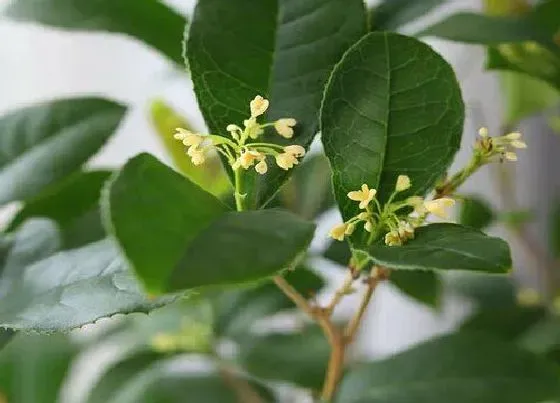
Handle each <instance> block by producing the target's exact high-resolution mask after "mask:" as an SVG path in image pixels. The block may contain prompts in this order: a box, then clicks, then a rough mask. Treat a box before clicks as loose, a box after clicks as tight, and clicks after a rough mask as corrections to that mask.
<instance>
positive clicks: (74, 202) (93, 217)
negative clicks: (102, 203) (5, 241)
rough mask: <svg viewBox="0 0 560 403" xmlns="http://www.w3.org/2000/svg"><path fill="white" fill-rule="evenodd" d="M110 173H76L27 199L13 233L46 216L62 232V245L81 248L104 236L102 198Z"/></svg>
mask: <svg viewBox="0 0 560 403" xmlns="http://www.w3.org/2000/svg"><path fill="white" fill-rule="evenodd" d="M110 175H111V172H110V171H90V172H77V173H75V174H73V175H71V176H69V177H68V178H65V179H64V180H62V181H61V182H59V183H56V184H54V185H53V186H50V187H49V188H47V189H46V190H45V191H43V192H41V193H40V194H39V195H37V196H36V197H34V198H32V199H30V200H28V201H27V202H26V203H25V205H24V206H23V208H22V209H21V210H20V211H19V212H18V213H17V215H16V216H15V217H14V219H13V220H12V222H11V223H10V225H9V228H8V230H9V231H12V230H14V229H15V228H17V227H18V226H19V225H21V224H22V223H23V222H24V221H25V220H28V219H30V218H33V217H36V218H38V217H44V218H49V219H51V220H53V221H55V222H56V223H57V224H58V226H59V228H60V229H61V232H62V234H61V236H62V238H63V245H64V247H66V248H72V247H78V246H82V245H85V244H87V243H89V242H94V241H98V240H100V239H102V238H104V237H105V231H104V230H103V227H102V225H101V217H100V215H99V209H98V204H99V197H100V194H101V189H102V187H103V185H104V183H105V181H106V180H107V179H108V178H109V176H110Z"/></svg>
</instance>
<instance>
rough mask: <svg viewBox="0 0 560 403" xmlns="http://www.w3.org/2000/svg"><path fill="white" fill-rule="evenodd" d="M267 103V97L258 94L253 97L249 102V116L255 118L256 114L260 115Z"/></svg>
mask: <svg viewBox="0 0 560 403" xmlns="http://www.w3.org/2000/svg"><path fill="white" fill-rule="evenodd" d="M268 105H269V102H268V99H265V98H263V97H261V96H260V95H257V96H256V97H255V99H253V100H252V101H251V103H250V104H249V106H250V108H251V117H252V118H256V117H257V116H261V115H262V114H263V113H265V112H266V110H267V109H268Z"/></svg>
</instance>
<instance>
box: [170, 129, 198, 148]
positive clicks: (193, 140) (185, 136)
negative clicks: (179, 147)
mask: <svg viewBox="0 0 560 403" xmlns="http://www.w3.org/2000/svg"><path fill="white" fill-rule="evenodd" d="M175 130H176V131H177V132H176V133H175V134H174V135H173V138H174V139H175V140H180V141H182V142H183V144H184V145H186V146H198V145H199V144H200V143H202V142H203V141H204V136H201V135H200V134H196V133H193V132H191V131H189V130H186V129H182V128H180V127H178V128H177V129H175Z"/></svg>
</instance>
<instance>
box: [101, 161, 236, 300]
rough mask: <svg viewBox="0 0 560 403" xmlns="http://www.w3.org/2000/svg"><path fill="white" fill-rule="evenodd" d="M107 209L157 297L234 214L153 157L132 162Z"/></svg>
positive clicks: (115, 183) (111, 189)
mask: <svg viewBox="0 0 560 403" xmlns="http://www.w3.org/2000/svg"><path fill="white" fill-rule="evenodd" d="M102 209H104V214H105V215H106V217H107V220H106V221H107V225H108V226H109V227H110V228H108V230H109V232H110V233H113V235H114V237H115V238H116V240H117V242H118V243H119V244H120V246H121V248H122V249H123V252H124V254H125V255H126V257H127V258H128V259H129V261H130V262H131V263H132V266H133V268H134V270H135V272H136V274H137V275H138V277H139V278H140V279H141V280H142V282H143V283H144V285H145V286H146V288H147V289H148V290H149V291H150V292H152V293H159V292H162V291H163V290H164V289H165V284H166V281H167V280H168V279H169V276H170V275H171V273H172V272H173V270H175V269H176V266H177V265H178V263H179V261H180V260H181V257H182V256H183V255H184V253H185V251H186V250H187V247H188V246H189V244H190V243H191V242H192V241H193V240H194V239H195V238H196V236H197V235H198V234H199V233H200V232H201V231H202V230H204V229H205V228H206V227H208V226H209V225H210V223H212V222H213V221H214V220H216V219H217V218H218V217H220V216H221V215H222V214H224V213H225V212H226V211H227V210H228V208H227V207H226V206H224V205H223V204H222V203H221V202H220V201H219V200H218V199H216V198H215V197H214V196H212V195H211V194H209V193H207V192H205V191H204V190H202V189H201V188H200V187H198V186H197V185H195V184H194V183H192V182H191V181H189V180H188V179H186V178H184V177H183V176H181V175H180V174H178V173H177V172H174V171H173V170H171V169H170V168H168V167H167V166H165V165H164V164H162V163H161V162H159V161H158V160H157V159H155V158H154V157H152V156H151V155H149V154H140V155H138V156H136V157H134V158H132V159H131V160H129V161H128V162H127V163H126V165H125V166H124V167H123V168H122V169H121V171H120V172H119V173H118V174H117V176H115V177H114V179H113V180H112V181H111V182H110V183H109V184H108V186H107V190H106V192H105V194H104V196H103V202H102ZM216 269H219V268H216Z"/></svg>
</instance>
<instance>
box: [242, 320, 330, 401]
mask: <svg viewBox="0 0 560 403" xmlns="http://www.w3.org/2000/svg"><path fill="white" fill-rule="evenodd" d="M329 356H330V347H329V344H328V342H327V340H326V339H325V336H324V335H323V333H322V331H321V329H319V328H318V327H315V326H311V327H306V328H305V329H303V330H302V331H300V332H297V333H276V334H268V335H264V336H254V337H250V338H247V339H246V340H244V341H243V342H242V344H241V346H240V356H239V361H240V364H241V365H242V367H243V368H245V369H246V370H247V371H248V372H249V373H250V374H251V375H254V376H256V377H257V378H260V379H269V380H277V381H278V380H281V381H286V382H290V383H293V384H295V385H298V386H302V387H304V388H310V389H315V390H318V389H320V388H321V385H322V383H323V379H324V377H325V372H326V369H327V363H328V361H329Z"/></svg>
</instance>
